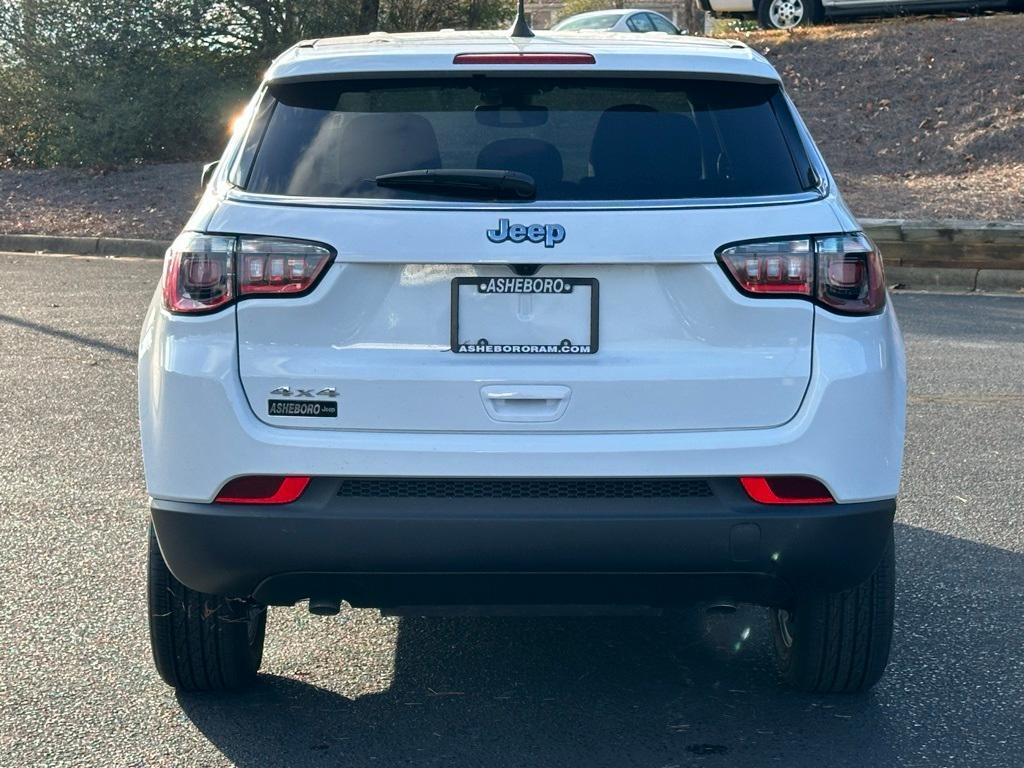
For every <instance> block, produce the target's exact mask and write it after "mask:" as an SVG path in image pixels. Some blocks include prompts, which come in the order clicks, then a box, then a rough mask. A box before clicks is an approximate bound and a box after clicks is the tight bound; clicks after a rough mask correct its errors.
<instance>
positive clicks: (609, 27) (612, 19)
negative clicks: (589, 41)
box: [551, 9, 684, 35]
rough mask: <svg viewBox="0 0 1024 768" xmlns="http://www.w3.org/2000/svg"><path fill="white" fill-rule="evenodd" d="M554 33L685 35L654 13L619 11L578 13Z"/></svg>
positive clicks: (566, 20) (631, 10)
mask: <svg viewBox="0 0 1024 768" xmlns="http://www.w3.org/2000/svg"><path fill="white" fill-rule="evenodd" d="M551 30H552V31H553V32H584V31H589V30H600V31H602V32H665V33H666V34H669V35H681V34H684V33H683V32H682V31H680V29H679V27H677V26H676V25H675V24H673V23H672V22H671V21H669V20H668V19H667V18H665V17H664V16H662V15H661V14H660V13H655V12H654V11H645V10H637V9H618V10H615V9H613V10H608V11H591V12H590V13H578V14H576V15H575V16H570V17H569V18H567V19H563V20H562V21H560V22H558V23H557V24H556V25H555V26H553V27H552V28H551Z"/></svg>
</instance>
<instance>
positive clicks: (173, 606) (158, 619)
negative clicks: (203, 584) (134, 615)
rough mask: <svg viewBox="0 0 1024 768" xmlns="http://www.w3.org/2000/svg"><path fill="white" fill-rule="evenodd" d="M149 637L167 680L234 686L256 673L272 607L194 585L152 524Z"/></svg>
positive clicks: (193, 686)
mask: <svg viewBox="0 0 1024 768" xmlns="http://www.w3.org/2000/svg"><path fill="white" fill-rule="evenodd" d="M148 598H149V637H150V643H151V645H152V648H153V661H154V662H155V663H156V669H157V672H159V673H160V677H162V678H163V680H164V682H166V683H167V684H168V685H171V686H173V687H175V688H177V689H178V690H179V691H228V690H235V689H238V688H243V687H245V686H246V685H248V684H249V683H251V682H252V681H253V680H255V679H256V672H257V671H258V670H259V668H260V663H261V662H262V660H263V641H264V638H265V637H266V629H267V611H266V608H265V607H264V606H261V605H257V604H256V603H252V602H249V601H247V600H240V599H236V598H226V597H221V596H219V595H208V594H205V593H203V592H196V591H194V590H191V589H189V588H188V587H186V586H185V585H184V584H182V583H181V582H180V581H178V580H177V579H176V578H174V576H173V575H172V574H171V572H170V570H168V568H167V563H165V562H164V558H163V555H162V554H160V546H159V544H157V541H156V534H155V533H154V531H153V527H152V526H150V529H149V583H148Z"/></svg>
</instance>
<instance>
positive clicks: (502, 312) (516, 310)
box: [451, 277, 598, 355]
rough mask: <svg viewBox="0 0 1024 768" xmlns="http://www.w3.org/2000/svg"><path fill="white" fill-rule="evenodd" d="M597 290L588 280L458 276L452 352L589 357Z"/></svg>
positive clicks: (594, 347) (593, 348) (594, 343)
mask: <svg viewBox="0 0 1024 768" xmlns="http://www.w3.org/2000/svg"><path fill="white" fill-rule="evenodd" d="M597 309H598V286H597V280H596V279H594V278H592V277H457V278H455V279H454V280H452V340H451V341H452V351H453V352H460V353H469V354H513V355H592V354H593V353H595V352H597Z"/></svg>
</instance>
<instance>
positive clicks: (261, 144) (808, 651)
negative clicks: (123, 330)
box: [139, 33, 905, 691]
mask: <svg viewBox="0 0 1024 768" xmlns="http://www.w3.org/2000/svg"><path fill="white" fill-rule="evenodd" d="M243 123H244V125H242V126H241V127H240V128H239V129H238V131H237V133H236V135H235V136H234V137H233V139H232V140H231V142H230V143H229V145H228V147H227V149H226V151H225V153H224V155H223V157H222V159H221V160H220V162H219V165H218V166H217V167H216V168H215V169H213V170H212V172H211V173H210V174H209V177H210V178H209V184H208V186H207V189H206V192H205V195H204V197H203V199H202V201H201V203H200V204H199V206H198V209H197V210H196V212H195V214H194V215H193V216H192V218H191V220H190V221H189V223H188V225H187V227H186V229H185V231H184V232H182V234H181V235H180V236H179V237H178V238H177V240H176V241H175V242H174V244H173V246H172V247H171V248H170V250H169V251H168V253H167V257H166V263H165V269H164V273H163V278H162V282H161V285H160V287H159V289H158V290H157V293H156V296H155V297H154V300H153V303H152V306H151V308H150V310H149V313H148V315H147V317H146V320H145V326H144V328H143V331H142V339H141V344H140V352H139V410H140V417H141V423H142V443H143V451H144V457H145V467H146V482H147V485H148V490H149V494H150V496H151V497H152V518H153V527H152V534H151V537H150V552H151V555H150V567H149V600H150V608H149V610H150V628H151V633H152V644H153V651H154V655H155V660H156V666H157V668H158V670H159V672H160V674H161V675H162V676H163V678H164V679H165V680H166V681H167V682H168V683H170V684H171V685H173V686H176V687H178V688H180V689H185V690H208V689H224V688H235V687H239V686H242V685H244V684H246V683H248V682H250V681H252V680H253V679H254V677H255V676H256V672H257V670H258V668H259V666H260V660H261V655H262V649H263V642H264V633H265V626H266V607H267V606H269V605H291V604H294V603H296V602H298V601H302V600H308V601H309V609H310V610H311V611H313V612H314V613H318V614H334V613H337V612H338V610H339V606H340V603H341V601H345V602H347V603H349V604H350V605H353V606H360V607H377V608H380V609H382V610H385V611H388V612H390V613H394V614H410V613H411V614H416V613H434V612H437V611H460V610H465V609H466V608H467V607H470V606H471V607H473V609H474V610H480V609H482V608H483V609H489V610H494V611H499V612H500V611H507V610H512V609H514V610H515V611H516V612H520V611H522V610H524V609H529V608H531V607H533V608H541V607H542V608H544V609H545V610H550V609H551V607H552V606H567V607H568V606H573V607H574V610H578V609H579V607H580V606H586V607H587V610H592V611H599V610H601V609H602V608H604V607H612V608H615V609H621V608H622V607H623V606H646V607H651V608H655V609H660V608H666V607H671V606H676V605H680V604H692V603H696V602H701V601H715V602H730V603H732V602H737V601H743V602H750V603H755V604H759V605H763V606H768V607H769V608H770V609H771V612H770V615H771V624H772V632H773V634H774V637H775V642H776V647H777V651H778V659H779V664H780V668H781V671H782V676H783V677H784V678H785V679H787V680H788V681H789V682H790V683H791V684H792V685H795V686H797V687H799V688H801V689H805V690H815V691H856V690H861V689H864V688H866V687H868V686H870V685H872V684H873V683H874V682H875V681H877V680H878V679H879V677H880V675H881V674H882V671H883V669H884V667H885V664H886V660H887V657H888V650H889V644H890V637H891V632H892V623H893V575H894V560H893V544H892V535H893V514H894V509H895V498H896V494H897V490H898V486H899V480H900V462H901V456H902V446H903V432H904V401H905V373H904V360H903V346H902V342H901V338H900V333H899V329H898V327H897V324H896V318H895V317H894V315H893V311H892V307H891V306H890V305H889V303H888V302H887V298H886V292H885V286H884V283H883V275H882V265H881V261H880V258H879V254H878V253H877V251H876V250H875V248H874V246H873V245H872V243H871V242H870V241H869V240H868V239H867V238H866V237H865V236H864V234H863V233H862V232H861V231H860V227H859V226H858V224H857V222H856V220H855V219H854V218H853V216H852V215H851V213H850V212H849V210H848V209H847V208H846V207H845V205H844V204H843V202H842V200H841V199H840V197H839V195H838V193H837V191H836V188H835V183H834V181H833V179H832V176H831V175H830V174H829V172H828V169H827V168H826V166H825V164H824V162H823V161H822V158H821V156H820V154H819V153H818V151H817V150H816V148H815V146H814V144H813V143H812V141H811V139H810V137H809V135H808V133H807V130H806V128H805V127H804V125H803V123H802V122H801V120H800V118H799V117H798V115H797V113H796V111H795V109H794V108H793V105H792V103H791V102H790V100H789V99H788V98H787V96H786V94H785V92H784V91H783V88H782V86H781V84H780V81H779V76H778V75H777V73H776V72H775V70H774V69H773V68H772V67H771V66H770V65H769V64H768V63H767V62H766V61H765V60H764V59H763V58H762V57H761V56H759V55H758V54H757V53H755V52H754V51H752V50H751V49H750V48H748V47H747V46H745V45H742V44H740V43H735V42H726V41H716V40H704V39H693V38H686V37H678V38H669V37H664V38H662V39H658V40H652V39H650V38H641V37H640V36H635V35H628V34H624V35H615V34H608V35H604V36H602V35H595V36H587V37H583V38H581V36H580V35H576V34H567V35H564V36H559V35H558V34H548V35H545V36H538V37H518V38H510V37H509V36H508V35H506V34H503V33H438V34H417V35H383V34H374V35H370V36H368V37H356V38H342V39H326V40H316V41H310V42H304V43H300V44H298V45H296V46H295V47H293V48H291V49H290V50H288V51H287V52H285V53H284V54H283V55H282V56H281V57H280V58H278V59H277V60H276V62H275V63H274V64H273V66H272V67H271V68H270V69H269V71H268V72H267V75H266V79H265V81H264V82H263V84H262V86H261V87H260V89H259V92H258V93H257V94H256V96H255V97H254V98H253V100H252V103H251V105H250V107H249V110H248V113H247V119H246V120H244V121H243Z"/></svg>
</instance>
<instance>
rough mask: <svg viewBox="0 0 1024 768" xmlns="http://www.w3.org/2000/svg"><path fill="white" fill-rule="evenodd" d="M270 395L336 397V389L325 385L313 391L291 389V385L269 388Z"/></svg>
mask: <svg viewBox="0 0 1024 768" xmlns="http://www.w3.org/2000/svg"><path fill="white" fill-rule="evenodd" d="M270 394H272V395H280V396H281V397H337V396H338V390H336V389H335V388H334V387H325V388H324V389H321V390H320V391H319V392H314V391H313V390H312V389H292V388H291V387H278V388H277V389H272V390H270Z"/></svg>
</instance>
